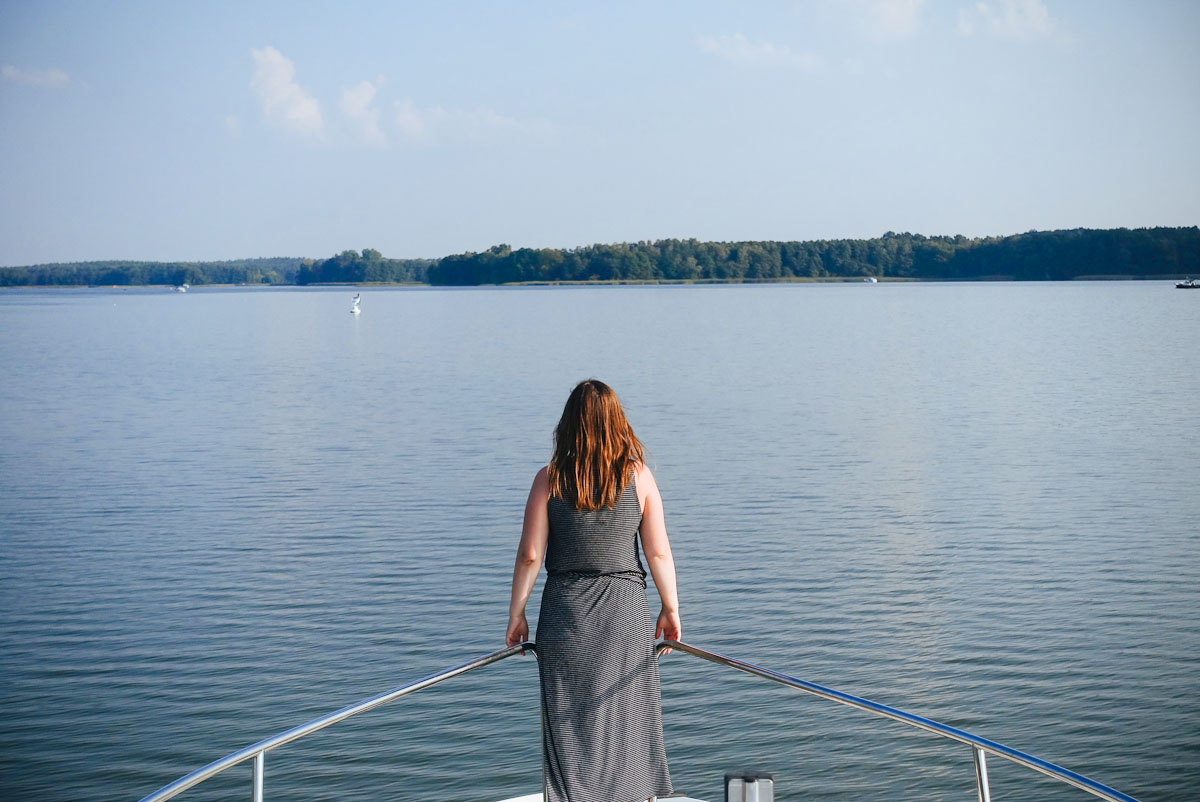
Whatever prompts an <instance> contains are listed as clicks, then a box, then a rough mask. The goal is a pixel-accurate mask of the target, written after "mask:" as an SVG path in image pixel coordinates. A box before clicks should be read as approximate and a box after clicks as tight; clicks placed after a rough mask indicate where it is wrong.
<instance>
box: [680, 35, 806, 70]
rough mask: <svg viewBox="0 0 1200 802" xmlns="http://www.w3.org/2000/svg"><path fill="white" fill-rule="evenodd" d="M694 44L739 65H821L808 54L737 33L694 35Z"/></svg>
mask: <svg viewBox="0 0 1200 802" xmlns="http://www.w3.org/2000/svg"><path fill="white" fill-rule="evenodd" d="M696 44H697V45H699V47H700V51H701V52H702V53H707V54H708V55H710V56H716V57H717V58H719V59H721V60H722V61H727V62H729V63H730V64H737V65H741V66H751V67H760V66H761V67H798V68H800V69H803V70H810V71H811V70H818V69H820V68H821V67H822V66H823V65H822V62H821V59H820V58H819V57H818V56H816V55H814V54H812V53H800V52H797V51H795V50H792V49H791V48H790V47H787V46H785V45H777V44H773V43H771V42H765V41H764V42H759V43H757V44H756V43H754V42H751V41H750V40H749V39H747V38H746V37H745V36H743V35H742V34H740V33H735V34H733V35H732V36H730V35H728V34H724V35H721V36H698V37H696Z"/></svg>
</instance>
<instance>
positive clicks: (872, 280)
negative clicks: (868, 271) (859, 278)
mask: <svg viewBox="0 0 1200 802" xmlns="http://www.w3.org/2000/svg"><path fill="white" fill-rule="evenodd" d="M863 281H865V282H866V283H867V284H878V283H879V279H877V278H875V277H874V276H867V277H866V278H865V279H863Z"/></svg>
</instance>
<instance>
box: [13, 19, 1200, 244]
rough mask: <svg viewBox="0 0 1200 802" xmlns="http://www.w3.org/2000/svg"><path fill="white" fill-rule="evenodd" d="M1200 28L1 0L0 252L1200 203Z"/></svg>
mask: <svg viewBox="0 0 1200 802" xmlns="http://www.w3.org/2000/svg"><path fill="white" fill-rule="evenodd" d="M747 6H749V7H747ZM1198 51H1200V3H1195V2H1191V1H1190V0H1180V1H1179V2H1132V1H1130V2H1102V1H1094V0H1088V1H1087V2H1066V1H1065V0H1063V1H1061V2H1060V1H1056V0H986V2H979V1H978V0H965V1H963V2H959V1H957V0H928V2H923V1H922V0H891V1H890V2H889V1H888V0H840V1H839V0H812V1H811V2H781V3H754V4H743V3H732V2H731V3H711V2H708V3H692V2H688V3H683V2H679V3H671V2H653V3H614V2H603V3H590V4H586V5H584V4H581V3H580V4H565V3H545V4H542V3H519V2H490V3H453V2H426V3H385V2H380V3H366V2H359V3H353V2H339V3H332V2H331V3H296V2H259V3H248V4H246V3H242V2H238V3H228V4H226V3H210V2H205V3H186V4H185V3H175V2H170V3H168V2H147V3H134V2H120V3H115V2H114V3H102V2H86V3H85V2H80V3H64V2H41V1H39V2H6V1H4V0H0V264H5V265H15V264H30V263H36V262H49V261H74V260H83V259H110V258H130V259H156V260H157V259H188V260H192V259H226V258H235V257H244V256H283V255H288V256H327V255H330V254H332V253H334V252H336V251H340V250H343V249H346V248H356V249H360V248H364V247H373V248H378V249H379V250H381V251H383V253H384V254H385V255H388V256H440V255H443V254H447V253H455V252H460V251H464V250H480V249H483V248H486V247H488V246H490V245H493V244H496V243H498V242H508V243H511V244H512V245H514V246H535V247H541V246H558V247H570V246H575V245H583V244H588V243H592V242H616V241H630V240H640V239H658V238H662V237H698V238H700V239H714V240H732V239H817V238H829V237H871V236H878V235H880V234H882V233H884V232H885V231H888V230H894V231H915V232H921V233H926V234H936V233H945V234H957V233H961V234H967V235H984V234H1007V233H1014V232H1020V231H1026V230H1029V229H1033V228H1037V229H1051V228H1073V227H1078V226H1088V227H1112V226H1130V227H1134V226H1147V225H1193V224H1196V223H1200V146H1198V145H1197V143H1198V142H1200V56H1198Z"/></svg>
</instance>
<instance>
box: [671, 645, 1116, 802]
mask: <svg viewBox="0 0 1200 802" xmlns="http://www.w3.org/2000/svg"><path fill="white" fill-rule="evenodd" d="M664 649H678V650H679V651H681V652H687V653H688V654H690V655H692V656H694V657H699V658H700V659H701V660H707V661H709V662H710V663H716V664H717V665H721V666H727V667H729V668H736V669H737V670H738V671H745V672H746V673H747V674H753V675H755V676H756V677H762V678H763V679H769V680H771V681H772V682H778V683H779V684H780V685H786V686H788V687H789V688H795V689H796V690H799V691H804V692H806V693H811V694H812V695H813V696H819V697H821V698H822V699H829V700H830V701H833V702H838V703H839V704H843V705H846V706H848V707H856V708H858V709H859V710H865V711H867V712H868V713H874V714H876V715H878V716H884V717H885V718H890V719H894V720H895V721H901V722H903V723H905V724H908V725H910V726H912V727H917V728H919V729H922V730H927V731H929V732H932V733H934V734H935V735H940V736H942V737H943V738H949V739H950V740H952V741H958V742H959V743H964V744H967V745H968V746H970V747H971V751H972V753H973V755H974V760H975V784H976V788H977V790H978V793H979V802H991V798H992V793H991V789H990V788H989V785H988V773H987V755H989V754H992V755H996V756H998V757H1002V758H1004V759H1005V760H1011V761H1012V762H1013V763H1016V764H1018V765H1021V766H1025V767H1026V768H1030V769H1033V770H1034V771H1040V772H1041V773H1042V774H1045V775H1047V776H1048V777H1053V778H1054V779H1056V780H1059V781H1060V782H1064V783H1067V784H1068V785H1073V786H1075V787H1076V788H1081V789H1083V790H1084V791H1087V792H1088V793H1090V794H1092V795H1094V796H1098V797H1100V798H1101V799H1107V800H1109V802H1138V801H1137V800H1136V799H1134V798H1133V797H1131V796H1129V795H1128V794H1123V793H1121V792H1120V791H1118V790H1116V789H1114V788H1109V787H1108V786H1107V785H1103V784H1102V783H1098V782H1096V781H1095V780H1092V779H1090V778H1088V777H1084V776H1083V775H1082V774H1079V773H1077V772H1074V771H1071V770H1070V769H1064V768H1063V767H1062V766H1057V765H1055V764H1053V763H1050V762H1048V761H1045V760H1042V759H1041V758H1038V757H1034V756H1033V755H1030V754H1026V753H1025V752H1021V751H1020V750H1017V749H1013V748H1011V747H1008V746H1005V745H1004V744H1001V743H996V742H995V741H991V740H988V739H987V738H980V737H979V736H978V735H973V734H971V733H969V732H967V731H966V730H960V729H958V728H957V727H950V726H947V725H945V724H942V723H940V722H937V721H934V720H933V719H928V718H925V717H923V716H918V715H914V714H913V713H907V712H905V711H903V710H898V709H897V708H894V707H888V706H887V705H881V704H879V703H878V702H872V701H871V700H870V699H863V698H862V697H861V696H853V695H851V694H848V693H842V692H841V691H835V690H834V689H833V688H826V687H825V686H823V685H817V684H816V683H813V682H806V681H804V680H802V679H796V678H795V677H789V676H788V675H787V674H780V673H779V672H778V671H771V670H770V669H768V668H762V667H760V666H756V665H753V664H751V663H747V662H744V661H742V660H736V659H734V658H732V657H726V656H725V655H723V654H717V653H716V652H709V651H705V650H704V649H698V648H696V647H695V646H689V645H688V644H686V643H680V642H679V641H673V640H666V641H662V642H661V643H659V644H658V653H659V654H662V651H663V650H664Z"/></svg>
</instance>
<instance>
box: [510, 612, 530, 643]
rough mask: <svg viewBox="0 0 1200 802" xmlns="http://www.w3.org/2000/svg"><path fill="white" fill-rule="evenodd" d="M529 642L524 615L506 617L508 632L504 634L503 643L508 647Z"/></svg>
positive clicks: (527, 625) (527, 623)
mask: <svg viewBox="0 0 1200 802" xmlns="http://www.w3.org/2000/svg"><path fill="white" fill-rule="evenodd" d="M527 640H529V622H528V621H527V620H525V613H521V614H520V615H510V616H509V617H508V631H507V632H506V633H505V634H504V642H505V644H506V645H508V646H516V645H517V644H518V643H524V642H525V641H527Z"/></svg>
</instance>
